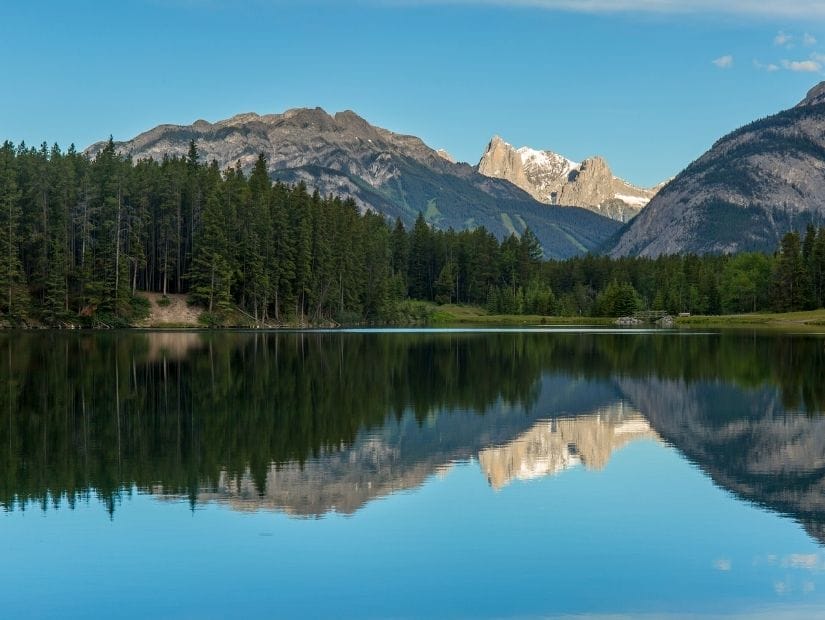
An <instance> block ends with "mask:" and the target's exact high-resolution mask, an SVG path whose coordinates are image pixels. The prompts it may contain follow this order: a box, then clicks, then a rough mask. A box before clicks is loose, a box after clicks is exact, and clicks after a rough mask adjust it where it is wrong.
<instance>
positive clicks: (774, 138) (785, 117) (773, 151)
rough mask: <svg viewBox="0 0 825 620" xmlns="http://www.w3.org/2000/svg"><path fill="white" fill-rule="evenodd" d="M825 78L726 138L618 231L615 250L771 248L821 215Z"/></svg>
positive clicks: (649, 253) (824, 212)
mask: <svg viewBox="0 0 825 620" xmlns="http://www.w3.org/2000/svg"><path fill="white" fill-rule="evenodd" d="M823 196H825V82H823V83H822V84H820V85H819V86H817V87H815V88H814V89H813V90H811V91H810V92H809V93H808V96H807V97H806V98H805V99H804V100H803V101H802V102H801V103H800V104H799V105H797V106H796V107H794V108H791V109H790V110H785V111H784V112H780V113H779V114H776V115H774V116H770V117H768V118H765V119H762V120H759V121H756V122H754V123H751V124H750V125H746V126H745V127H742V128H741V129H738V130H737V131H734V132H733V133H731V134H729V135H727V136H725V137H724V138H722V139H721V140H719V141H718V142H716V144H714V145H713V147H712V148H711V149H710V150H709V151H708V152H707V153H705V154H704V155H702V157H700V158H699V159H697V160H696V161H695V162H693V163H692V164H691V165H690V166H688V167H687V168H686V169H685V170H684V171H683V172H682V173H680V174H679V175H678V176H677V177H676V178H675V179H674V180H673V181H671V182H670V183H669V184H668V185H667V186H666V187H665V188H664V189H663V190H662V191H661V192H659V194H658V195H657V196H656V197H655V198H654V199H653V200H652V201H651V202H650V204H649V205H648V206H647V207H646V208H645V210H644V211H643V212H642V213H641V214H640V215H639V216H638V217H637V218H635V219H634V220H633V221H632V222H631V223H630V225H629V226H628V227H627V229H626V230H624V231H623V232H622V234H621V235H620V236H619V238H618V240H617V241H616V242H615V245H614V246H613V247H612V249H611V253H612V254H613V255H614V256H623V255H642V256H659V255H662V254H675V253H685V252H695V253H700V254H701V253H728V252H739V251H746V250H761V251H772V250H773V249H774V248H775V247H776V246H777V245H778V242H779V240H780V238H781V237H782V235H783V234H784V233H786V232H787V231H789V230H800V229H802V228H804V227H805V226H806V225H807V224H808V223H809V222H813V223H815V224H819V223H821V222H822V221H823V219H825V201H823Z"/></svg>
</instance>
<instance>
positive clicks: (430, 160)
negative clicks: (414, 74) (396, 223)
mask: <svg viewBox="0 0 825 620" xmlns="http://www.w3.org/2000/svg"><path fill="white" fill-rule="evenodd" d="M191 141H195V143H196V144H197V147H198V150H199V152H200V154H201V157H202V159H203V160H204V161H205V162H211V161H212V160H215V161H217V162H218V167H219V168H220V169H221V170H225V169H226V168H227V167H229V166H232V167H234V168H236V169H240V170H242V171H243V172H244V173H245V174H248V173H249V172H250V171H251V170H252V167H253V166H254V165H255V162H256V161H257V159H258V156H259V155H260V154H262V153H263V154H264V156H265V158H266V161H267V170H268V172H269V175H270V177H271V178H272V179H273V180H280V181H282V182H284V183H289V184H295V183H299V182H301V181H303V182H304V183H305V184H306V186H307V187H308V188H309V190H310V192H312V191H313V190H318V191H319V192H320V194H321V195H322V196H327V195H330V194H331V195H336V196H340V197H341V198H343V199H346V198H352V199H353V200H354V201H355V203H356V204H357V205H358V207H359V209H361V210H364V209H371V210H373V211H376V212H377V213H382V214H384V215H386V216H387V217H388V218H390V219H392V220H395V219H397V218H398V219H401V221H402V222H403V223H404V224H405V225H406V226H408V227H409V226H411V225H412V224H413V222H414V221H415V219H416V218H417V217H418V214H419V212H420V213H423V214H424V217H425V219H426V221H427V223H429V224H432V225H433V226H435V227H436V228H438V229H441V230H447V229H449V228H454V229H456V230H471V229H474V228H477V227H481V226H483V227H484V228H486V229H487V230H488V231H490V232H491V233H493V234H494V235H495V236H496V238H498V239H499V240H503V239H505V238H507V237H508V236H510V234H512V233H516V234H522V233H524V231H525V230H526V229H527V228H528V227H529V228H530V229H531V230H532V231H533V232H534V233H535V234H536V236H537V237H538V238H539V241H540V243H541V245H542V248H543V251H544V254H545V256H547V257H548V258H566V257H568V256H573V255H576V254H581V253H584V252H587V251H590V250H595V249H596V248H598V247H599V246H600V245H601V244H602V243H603V242H604V241H606V240H607V239H608V238H609V237H610V236H611V235H612V234H614V233H615V232H616V230H617V229H618V227H619V224H617V223H616V222H613V221H611V220H609V219H608V218H603V217H601V216H599V215H597V214H594V213H592V212H590V211H587V210H584V209H576V208H562V207H553V206H549V205H544V204H541V203H539V202H537V201H536V200H534V199H533V198H532V197H531V196H530V195H529V194H527V193H526V192H524V191H523V190H521V189H519V188H517V187H515V186H514V185H512V184H511V183H508V182H507V181H503V180H500V179H493V178H488V177H486V176H484V175H482V174H479V173H478V171H476V170H475V168H473V167H472V166H469V165H467V164H462V163H455V162H453V161H451V158H449V156H445V155H444V153H443V152H439V151H436V150H434V149H432V148H430V147H429V146H427V145H426V144H425V143H424V142H423V141H422V140H420V139H419V138H417V137H415V136H407V135H401V134H396V133H393V132H391V131H388V130H386V129H382V128H380V127H375V126H373V125H371V124H369V123H368V122H367V121H366V120H364V119H363V118H361V117H360V116H358V115H357V114H355V113H354V112H351V111H345V112H338V113H336V114H335V115H330V114H327V113H326V112H325V111H324V110H322V109H321V108H315V109H304V108H301V109H294V110H288V111H286V112H284V113H283V114H266V115H258V114H254V113H249V114H239V115H237V116H234V117H232V118H230V119H226V120H222V121H218V122H215V123H209V122H207V121H203V120H200V121H196V122H195V123H193V124H191V125H160V126H158V127H155V128H154V129H151V130H149V131H147V132H145V133H142V134H140V135H139V136H136V137H135V138H133V139H132V140H128V141H126V142H118V143H116V144H115V148H116V150H117V152H118V153H121V154H124V155H128V156H131V157H132V158H133V159H134V160H135V161H138V160H142V159H147V158H150V157H151V158H153V159H155V160H157V161H162V160H163V158H164V157H172V156H178V157H185V156H186V154H187V152H188V150H189V143H190V142H191ZM105 145H106V143H105V142H100V143H98V144H95V145H92V146H91V147H89V148H88V149H87V153H88V154H90V155H92V156H93V155H95V154H96V153H97V152H99V151H100V150H101V149H102V148H104V147H105Z"/></svg>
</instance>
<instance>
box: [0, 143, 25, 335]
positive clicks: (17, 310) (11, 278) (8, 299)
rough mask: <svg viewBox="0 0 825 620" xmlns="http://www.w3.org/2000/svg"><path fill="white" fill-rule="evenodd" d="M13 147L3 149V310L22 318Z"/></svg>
mask: <svg viewBox="0 0 825 620" xmlns="http://www.w3.org/2000/svg"><path fill="white" fill-rule="evenodd" d="M20 197H21V192H20V190H19V189H18V186H17V178H16V170H15V154H14V147H13V145H12V144H11V143H10V142H5V143H4V144H3V146H2V148H0V310H2V312H3V313H4V314H5V315H6V316H8V317H10V318H12V319H15V320H16V319H19V318H22V317H23V315H24V313H25V310H26V307H27V306H28V292H27V290H26V283H25V280H24V277H23V267H22V265H21V262H20V254H19V252H20V250H19V245H20V236H19V226H20V216H21V210H20V205H19V204H18V201H19V200H20Z"/></svg>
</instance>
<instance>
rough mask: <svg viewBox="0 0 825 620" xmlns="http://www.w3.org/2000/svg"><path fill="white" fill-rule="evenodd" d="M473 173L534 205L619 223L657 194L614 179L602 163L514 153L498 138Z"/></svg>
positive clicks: (531, 151) (597, 159)
mask: <svg viewBox="0 0 825 620" xmlns="http://www.w3.org/2000/svg"><path fill="white" fill-rule="evenodd" d="M478 171H479V172H480V173H481V174H483V175H485V176H488V177H493V178H498V179H506V180H508V181H510V182H511V183H512V184H514V185H516V186H517V187H520V188H521V189H523V190H524V191H525V192H527V193H528V194H530V195H531V196H532V197H533V198H535V199H536V200H538V201H539V202H543V203H545V204H559V205H570V206H575V207H582V208H585V209H589V210H591V211H594V212H596V213H599V214H600V215H604V216H605V217H609V218H611V219H614V220H618V221H620V222H627V221H629V220H630V219H631V218H633V217H634V216H635V215H636V214H638V213H639V211H641V209H642V208H643V207H644V206H645V205H646V204H647V203H648V202H649V201H650V199H651V198H653V196H655V195H656V192H657V191H658V190H659V187H655V188H652V189H645V188H641V187H636V186H635V185H632V184H630V183H628V182H627V181H624V180H622V179H619V178H618V177H616V176H615V175H614V174H613V171H612V170H611V169H610V166H609V165H608V163H607V162H606V161H605V160H604V159H603V158H601V157H592V158H590V159H586V160H584V161H583V162H581V163H578V162H575V161H572V160H570V159H567V158H566V157H563V156H562V155H559V154H557V153H553V152H552V151H537V150H535V149H531V148H529V147H522V148H519V149H517V148H515V147H514V146H512V145H510V144H508V143H507V142H505V141H504V140H502V139H501V138H500V137H499V136H494V137H493V139H492V140H491V141H490V144H489V145H488V147H487V150H486V151H485V153H484V155H482V157H481V161H479V163H478Z"/></svg>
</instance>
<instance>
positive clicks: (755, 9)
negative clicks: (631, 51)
mask: <svg viewBox="0 0 825 620" xmlns="http://www.w3.org/2000/svg"><path fill="white" fill-rule="evenodd" d="M373 1H376V2H380V3H382V4H389V5H408V6H409V5H425V4H431V5H432V4H453V5H462V4H464V5H473V4H476V5H498V6H505V7H532V8H539V9H548V10H557V11H575V12H580V13H677V14H678V13H681V14H698V15H701V14H712V15H719V14H729V15H747V16H753V17H784V18H792V19H806V20H810V19H818V20H823V19H825V2H822V0H782V1H781V2H772V1H769V0H724V1H720V0H373Z"/></svg>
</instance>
